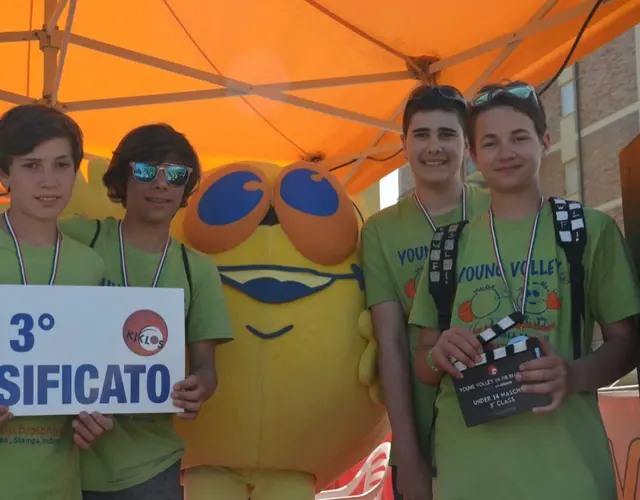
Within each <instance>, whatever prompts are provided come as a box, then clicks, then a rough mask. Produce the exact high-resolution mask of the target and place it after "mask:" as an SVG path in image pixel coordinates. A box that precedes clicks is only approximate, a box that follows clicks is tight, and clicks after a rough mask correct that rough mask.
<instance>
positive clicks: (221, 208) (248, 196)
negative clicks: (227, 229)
mask: <svg viewBox="0 0 640 500" xmlns="http://www.w3.org/2000/svg"><path fill="white" fill-rule="evenodd" d="M252 181H253V182H258V183H262V179H260V177H258V176H257V175H256V174H254V173H253V172H246V171H239V172H231V173H229V174H227V175H225V176H224V177H221V178H220V179H218V180H217V181H216V182H214V183H213V184H211V186H209V189H207V191H206V192H205V193H204V194H203V195H202V198H200V202H199V203H198V217H200V220H201V221H202V222H204V223H205V224H208V225H210V226H224V225H226V224H232V223H233V222H237V221H239V220H241V219H243V218H244V217H246V216H247V215H249V214H250V213H251V212H252V211H253V210H254V209H255V208H256V207H257V206H258V204H259V203H260V200H261V199H262V197H263V196H264V192H263V191H262V190H260V189H252V190H248V189H246V188H245V186H246V184H247V183H248V182H252Z"/></svg>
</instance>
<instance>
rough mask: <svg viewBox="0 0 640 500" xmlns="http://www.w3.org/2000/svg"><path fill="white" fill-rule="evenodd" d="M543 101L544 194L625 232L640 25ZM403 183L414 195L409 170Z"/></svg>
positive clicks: (639, 78) (639, 96) (639, 87)
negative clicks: (604, 217) (548, 141)
mask: <svg viewBox="0 0 640 500" xmlns="http://www.w3.org/2000/svg"><path fill="white" fill-rule="evenodd" d="M542 101H543V103H544V106H545V110H546V113H547V119H548V124H549V131H550V133H551V137H552V146H551V149H550V151H549V154H548V156H547V157H546V158H545V161H544V163H543V166H542V170H541V173H540V178H541V182H542V189H543V191H544V194H545V195H547V196H563V197H568V198H575V199H579V200H581V201H583V202H584V203H585V204H586V205H588V206H590V207H594V208H598V209H600V210H603V211H605V212H607V213H609V214H610V215H611V216H612V217H613V218H615V220H616V222H618V224H619V225H620V227H621V228H623V218H622V201H621V198H620V173H619V163H618V155H619V153H620V150H621V149H622V148H624V147H625V146H627V145H628V144H629V143H630V142H631V141H632V140H633V139H634V138H635V137H636V136H637V135H638V133H639V132H640V25H638V26H636V28H635V29H632V30H630V31H628V32H626V33H624V34H623V35H621V36H620V37H618V38H617V39H615V40H613V41H612V42H610V43H609V44H607V45H605V46H603V47H601V48H600V49H599V50H597V51H595V52H593V53H591V54H590V55H588V56H587V57H585V58H584V59H582V60H581V61H579V62H578V63H576V64H575V65H573V66H572V67H569V68H567V69H566V70H565V71H563V72H562V74H561V75H560V77H559V78H558V79H557V80H556V82H555V83H554V84H553V85H552V86H551V87H550V88H549V89H548V90H547V91H546V92H545V93H544V94H543V96H542ZM578 131H580V133H579V134H578ZM470 170H471V171H470V172H468V174H469V175H470V177H471V178H473V177H474V172H473V166H472V165H470ZM476 175H477V174H476ZM398 180H399V193H400V196H403V195H405V194H407V193H410V192H411V191H412V190H413V187H414V183H413V177H412V175H411V171H410V170H409V168H408V166H405V167H403V168H402V169H400V172H399V174H398Z"/></svg>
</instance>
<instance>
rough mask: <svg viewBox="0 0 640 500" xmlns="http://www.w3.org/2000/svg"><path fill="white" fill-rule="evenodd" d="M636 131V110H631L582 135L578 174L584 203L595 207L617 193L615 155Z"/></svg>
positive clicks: (616, 161)
mask: <svg viewBox="0 0 640 500" xmlns="http://www.w3.org/2000/svg"><path fill="white" fill-rule="evenodd" d="M638 131H639V130H638V113H632V114H630V115H628V116H626V117H624V118H622V119H621V120H618V121H616V122H614V123H612V124H611V125H608V126H606V127H604V128H602V129H600V130H598V131H596V132H594V133H593V134H590V135H588V136H587V137H584V138H583V139H582V144H583V146H582V148H583V159H582V169H583V170H582V175H583V182H584V195H585V200H584V201H585V203H586V204H587V205H589V206H592V207H597V206H598V205H602V204H603V203H606V202H608V201H611V200H614V199H616V198H619V197H620V167H619V163H618V155H619V154H620V150H621V149H622V148H624V147H625V146H626V145H627V144H629V143H630V142H631V141H632V140H633V138H634V137H635V136H636V135H637V134H638Z"/></svg>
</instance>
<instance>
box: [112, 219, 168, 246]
mask: <svg viewBox="0 0 640 500" xmlns="http://www.w3.org/2000/svg"><path fill="white" fill-rule="evenodd" d="M170 226H171V224H170V223H169V224H167V223H157V224H149V223H147V222H144V221H141V220H139V219H135V218H133V217H131V216H130V215H128V214H125V216H124V218H123V219H122V239H123V240H124V241H126V242H127V243H128V244H130V245H132V246H134V247H136V248H137V249H138V250H142V251H144V252H154V253H156V252H161V251H162V250H163V249H164V246H165V245H166V243H167V238H169V231H170Z"/></svg>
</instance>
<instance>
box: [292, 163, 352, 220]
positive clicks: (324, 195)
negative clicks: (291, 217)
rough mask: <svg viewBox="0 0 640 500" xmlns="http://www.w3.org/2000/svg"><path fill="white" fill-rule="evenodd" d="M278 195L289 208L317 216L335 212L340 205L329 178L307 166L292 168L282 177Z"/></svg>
mask: <svg viewBox="0 0 640 500" xmlns="http://www.w3.org/2000/svg"><path fill="white" fill-rule="evenodd" d="M280 196H281V197H282V199H283V200H284V202H285V203H286V204H287V205H289V206H290V207H291V208H294V209H296V210H298V211H300V212H303V213H305V214H309V215H317V216H319V217H329V216H330V215H333V214H335V213H336V212H337V211H338V208H339V206H340V198H339V197H338V193H337V192H336V190H335V189H334V188H333V186H332V185H331V183H330V182H329V180H328V179H325V178H324V177H321V175H320V174H318V172H315V171H313V170H310V169H307V168H300V169H296V170H292V171H291V172H289V173H287V174H286V175H285V176H284V177H283V179H282V181H281V182H280Z"/></svg>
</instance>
